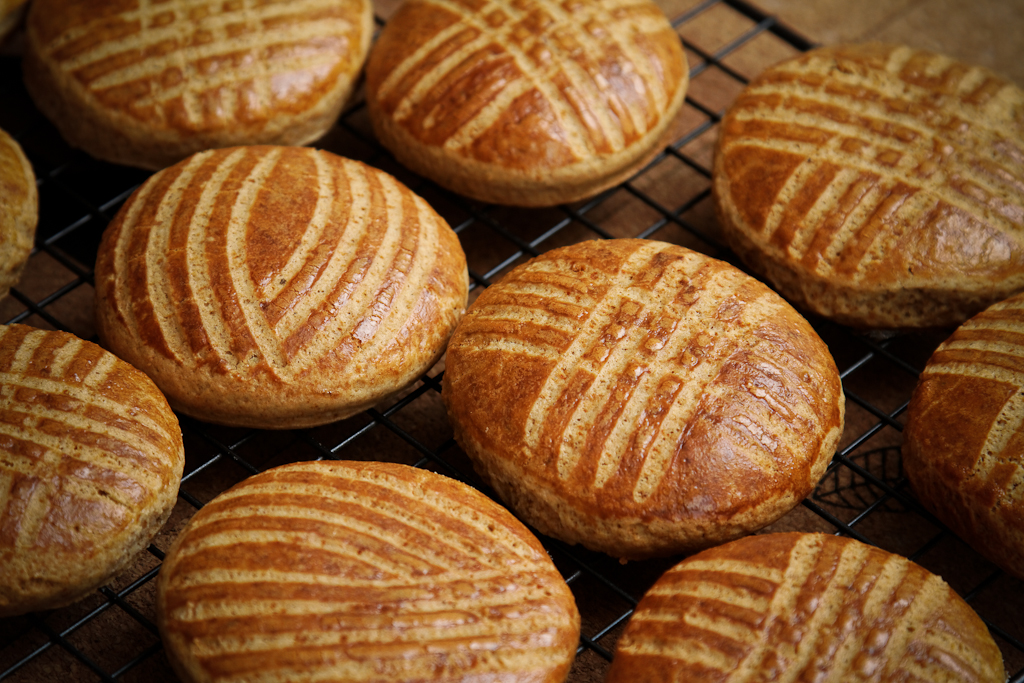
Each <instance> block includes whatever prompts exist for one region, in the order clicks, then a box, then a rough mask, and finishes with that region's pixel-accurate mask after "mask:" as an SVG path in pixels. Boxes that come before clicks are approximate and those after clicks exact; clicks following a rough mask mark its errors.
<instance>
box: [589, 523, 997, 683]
mask: <svg viewBox="0 0 1024 683" xmlns="http://www.w3.org/2000/svg"><path fill="white" fill-rule="evenodd" d="M783 680H785V681H815V683H847V681H874V682H875V683H897V682H898V681H899V682H901V681H930V683H1003V681H1005V680H1006V674H1005V673H1004V670H1003V660H1002V656H1001V655H1000V652H999V648H998V647H997V646H996V644H995V642H994V641H993V640H992V636H991V635H989V632H988V629H987V628H985V624H984V622H982V621H981V619H980V618H979V617H978V615H977V614H975V612H974V610H972V609H971V607H970V606H969V605H968V604H967V603H966V602H964V601H963V599H961V598H960V596H958V595H957V594H956V593H955V592H953V589H951V588H950V587H949V586H948V585H946V582H944V581H943V580H942V579H941V578H940V577H938V576H936V575H934V574H932V573H931V572H929V571H927V570H926V569H924V568H922V567H920V566H918V565H916V564H914V563H913V562H911V561H910V560H907V559H905V558H903V557H900V556H899V555H893V554H892V553H888V552H886V551H884V550H880V549H878V548H874V547H872V546H869V545H865V544H863V543H860V542H859V541H854V540H852V539H848V538H840V537H837V536H830V535H827V534H802V533H788V534H767V535H763V536H751V537H748V538H744V539H741V540H739V541H734V542H732V543H729V544H727V545H724V546H721V547H718V548H712V549H711V550H705V551H704V552H702V553H700V554H698V555H695V556H693V557H690V558H687V559H686V560H683V561H682V562H680V563H679V564H677V565H676V566H675V567H673V568H672V569H670V570H669V571H668V572H666V573H665V575H664V576H662V577H661V578H660V579H659V580H658V581H657V582H656V583H655V584H654V586H652V587H651V589H650V590H648V591H647V594H646V595H644V597H643V599H642V600H641V601H640V604H639V605H637V608H636V611H635V612H634V613H633V616H632V618H631V619H630V622H629V624H628V625H627V626H626V630H625V632H624V633H623V634H622V638H621V639H620V640H619V642H618V645H617V647H616V652H615V657H614V659H613V660H612V665H611V669H610V670H609V672H608V678H607V683H633V682H634V681H643V682H644V683H669V682H670V681H672V682H674V681H688V682H690V683H701V682H705V681H716V682H717V683H740V682H741V681H744V682H745V681H783Z"/></svg>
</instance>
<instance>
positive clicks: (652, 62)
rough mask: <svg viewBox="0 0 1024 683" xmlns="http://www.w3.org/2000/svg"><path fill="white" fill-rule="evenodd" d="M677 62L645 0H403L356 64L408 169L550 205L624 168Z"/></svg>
mask: <svg viewBox="0 0 1024 683" xmlns="http://www.w3.org/2000/svg"><path fill="white" fill-rule="evenodd" d="M688 77H689V72H688V71H687V67H686V59H685V56H684V55H683V50H682V46H681V43H680V39H679V35H678V34H677V33H676V32H675V31H674V30H673V29H672V26H671V24H669V23H668V20H667V19H665V16H664V15H663V14H662V12H661V10H660V9H659V8H658V6H657V5H656V4H654V3H653V2H651V1H650V0H629V1H627V0H588V1H586V2H583V1H581V0H571V1H569V2H556V1H555V0H522V1H517V2H510V1H508V0H505V1H502V2H497V3H493V4H489V5H486V7H484V5H472V4H471V3H450V2H444V1H443V0H408V1H407V2H405V3H404V4H403V5H402V6H401V8H400V9H399V10H398V12H396V13H395V15H394V16H393V17H392V18H391V20H390V21H389V22H388V23H387V25H386V26H385V27H384V29H383V31H381V34H380V36H379V38H378V39H377V42H376V43H375V45H374V47H373V50H372V51H371V53H370V57H369V60H368V61H367V66H366V99H367V106H368V108H369V113H370V120H371V122H372V124H373V129H374V131H375V132H376V134H377V137H378V138H380V141H381V142H382V143H383V144H384V146H385V147H387V148H388V149H390V150H391V152H392V153H393V154H394V155H395V156H396V157H397V158H398V160H399V161H400V162H402V163H403V164H405V165H406V166H408V167H409V168H411V169H412V170H414V171H416V172H417V173H419V174H420V175H423V176H425V177H427V178H430V179H432V180H434V181H436V182H437V183H439V184H441V185H443V186H445V187H447V188H448V189H451V190H454V191H455V192H458V193H461V194H463V195H466V196H468V197H473V198H475V199H479V200H482V201H487V202H495V203H498V204H511V205H516V206H550V205H554V204H559V203H562V202H569V201H573V200H576V199H582V198H585V197H589V196H591V195H594V194H597V193H598V192H600V191H601V190H604V189H605V188H608V187H611V186H612V185H615V184H617V183H620V182H622V181H623V180H626V179H627V178H629V177H630V176H631V175H633V174H634V173H636V172H637V171H638V170H639V169H640V168H641V167H642V166H643V164H645V163H646V162H647V161H649V160H650V158H651V157H653V156H654V155H655V154H656V153H657V152H658V151H660V150H661V149H662V148H663V147H664V146H665V144H667V141H668V140H667V137H668V136H669V135H670V134H671V130H670V126H671V123H672V121H673V119H674V118H675V117H676V114H677V113H678V112H679V110H680V108H681V107H682V104H683V96H684V95H685V93H686V84H687V79H688Z"/></svg>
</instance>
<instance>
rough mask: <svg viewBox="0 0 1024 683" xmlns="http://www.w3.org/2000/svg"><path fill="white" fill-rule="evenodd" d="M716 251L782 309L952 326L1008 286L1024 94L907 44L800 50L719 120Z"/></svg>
mask: <svg viewBox="0 0 1024 683" xmlns="http://www.w3.org/2000/svg"><path fill="white" fill-rule="evenodd" d="M713 186H714V195H715V198H716V205H717V210H718V214H719V218H720V222H721V224H722V229H723V230H724V231H725V236H726V237H727V239H728V241H729V243H730V245H731V246H732V247H733V249H734V250H735V251H736V252H737V253H738V254H739V255H740V256H741V257H742V258H743V260H744V261H745V262H746V263H747V264H748V265H749V266H750V268H751V269H752V270H754V271H756V272H758V273H760V274H761V275H763V276H765V278H766V279H767V280H768V281H769V282H770V283H771V284H772V285H774V286H775V287H776V289H778V291H779V292H780V293H781V294H782V295H783V296H785V297H786V298H787V299H789V300H791V301H793V302H794V303H795V304H797V305H798V306H800V307H803V308H805V309H807V310H809V311H812V312H814V313H817V314H820V315H823V316H826V317H829V318H832V319H834V320H837V321H839V322H842V323H844V324H848V325H853V326H856V327H865V328H915V327H934V326H945V325H950V326H951V325H957V324H959V323H961V322H963V321H964V320H966V319H967V318H969V317H970V316H972V315H974V314H975V313H977V312H979V311H981V310H982V309H983V308H985V307H986V306H988V305H989V304H992V303H994V302H996V301H999V300H1000V299H1003V298H1006V297H1007V296H1009V295H1011V294H1013V293H1015V292H1019V291H1021V290H1022V289H1024V90H1021V89H1020V88H1018V87H1017V86H1015V85H1013V84H1011V83H1009V82H1007V81H1005V80H1003V79H1001V78H999V77H997V76H996V75H995V74H993V73H991V72H990V71H988V70H986V69H983V68H980V67H971V66H967V65H964V64H960V63H958V62H955V61H953V60H952V59H950V58H948V57H944V56H941V55H936V54H932V53H928V52H921V51H915V50H912V49H910V48H908V47H896V46H884V45H851V46H840V47H829V48H821V49H819V50H814V51H811V52H809V53H806V54H804V55H801V56H799V57H797V58H795V59H793V60H790V61H787V62H783V63H782V64H779V65H777V66H775V67H772V68H770V69H768V70H767V71H765V72H764V73H763V74H761V76H759V77H758V78H756V79H755V80H754V81H752V82H751V83H750V85H749V86H748V87H747V89H746V90H744V91H743V93H742V94H741V95H740V97H739V98H738V99H737V101H736V103H735V104H734V105H733V106H732V107H731V108H730V109H729V112H728V113H727V115H726V117H725V118H724V119H723V121H722V127H721V135H720V138H719V142H718V148H717V155H716V160H715V169H714V183H713Z"/></svg>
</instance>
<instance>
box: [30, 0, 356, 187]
mask: <svg viewBox="0 0 1024 683" xmlns="http://www.w3.org/2000/svg"><path fill="white" fill-rule="evenodd" d="M372 31H373V7H372V2H370V0H304V1H303V2H301V3H289V2H260V3H248V2H243V1H242V0H226V1H223V2H221V1H220V0H205V1H199V2H197V1H196V0H164V1H163V2H159V3H156V2H154V3H150V2H143V1H142V0H127V1H121V0H33V2H32V4H31V8H30V10H29V16H28V22H27V34H28V44H27V49H26V53H25V59H24V71H25V84H26V86H27V87H28V91H29V94H30V95H31V96H32V99H33V100H34V101H35V103H36V106H38V107H39V109H40V110H41V111H42V112H43V113H44V114H45V115H46V116H47V117H48V118H49V119H50V120H51V121H52V122H53V123H54V125H56V126H57V129H58V130H59V131H60V133H61V135H63V136H64V139H65V140H67V141H68V142H69V143H70V144H71V145H72V146H74V147H78V148H80V149H83V150H85V151H86V152H88V153H89V154H91V155H93V156H95V157H97V158H99V159H103V160H105V161H112V162H115V163H119V164H128V165H131V166H139V167H142V168H148V169H153V170H155V169H160V168H164V167H165V166H169V165H171V164H173V163H175V162H177V161H180V160H181V159H184V158H185V157H186V156H188V155H189V154H192V153H194V152H199V151H202V150H205V149H210V148H213V147H228V146H232V145H246V144H278V145H301V144H305V143H307V142H311V141H313V140H315V139H317V138H319V137H320V136H321V135H323V134H324V133H325V132H326V131H327V130H328V129H329V128H330V127H331V126H332V125H333V124H334V121H335V120H336V119H337V117H338V113H339V112H340V111H341V108H342V106H343V105H344V103H345V101H346V100H347V99H348V97H349V95H350V94H351V92H352V90H353V87H354V84H355V80H356V77H357V75H358V73H359V71H360V69H361V68H362V64H363V61H364V59H365V57H366V53H367V51H368V50H369V46H370V38H371V35H372Z"/></svg>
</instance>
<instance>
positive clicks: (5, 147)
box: [0, 130, 39, 298]
mask: <svg viewBox="0 0 1024 683" xmlns="http://www.w3.org/2000/svg"><path fill="white" fill-rule="evenodd" d="M38 222H39V193H38V192H37V191H36V175H35V173H34V172H33V171H32V164H30V163H29V161H28V159H27V158H26V157H25V153H24V152H22V151H21V146H19V145H18V143H17V142H16V141H15V140H14V138H12V137H11V136H10V135H8V134H7V133H5V132H4V131H3V130H0V298H3V297H5V296H7V294H8V292H10V291H11V287H13V286H14V285H16V284H18V281H19V280H20V279H21V273H22V271H24V270H25V264H26V263H27V262H28V257H29V254H31V253H32V244H33V242H34V241H35V236H36V224H37V223H38Z"/></svg>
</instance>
